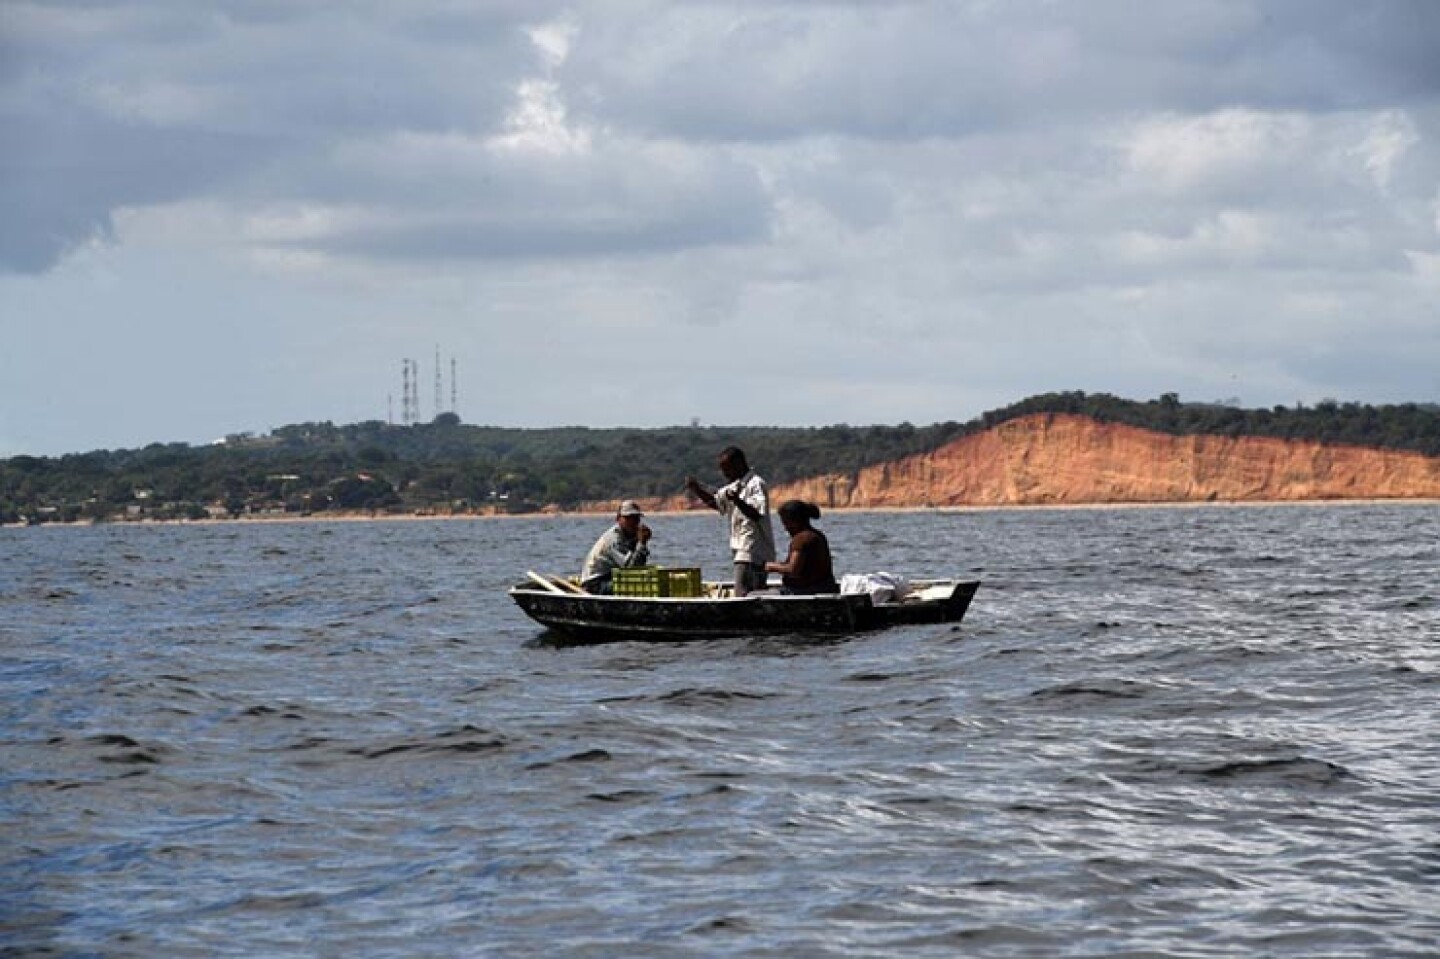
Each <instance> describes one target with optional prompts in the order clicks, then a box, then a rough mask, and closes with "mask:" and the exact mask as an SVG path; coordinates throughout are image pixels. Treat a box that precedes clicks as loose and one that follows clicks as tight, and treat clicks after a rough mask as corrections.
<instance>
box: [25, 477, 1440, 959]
mask: <svg viewBox="0 0 1440 959" xmlns="http://www.w3.org/2000/svg"><path fill="white" fill-rule="evenodd" d="M607 522H608V521H607V520H605V519H603V518H601V519H597V518H594V517H556V518H525V519H505V520H478V521H434V522H428V521H415V522H371V523H364V522H362V523H327V522H306V523H294V524H276V525H263V524H239V525H209V526H103V527H93V528H34V529H0V559H3V563H0V824H3V825H0V828H3V832H0V956H6V957H12V956H55V957H89V956H97V957H99V956H104V957H116V956H136V957H140V956H144V957H157V956H163V957H226V956H246V957H250V956H255V957H261V956H263V957H291V956H294V957H312V956H337V957H339V956H343V957H372V956H373V957H407V959H408V957H421V956H424V957H449V956H455V957H460V956H504V957H528V956H534V957H581V956H584V957H591V956H598V957H605V956H617V957H619V956H623V957H651V956H653V957H682V956H683V957H690V956H744V957H755V956H773V957H827V956H875V957H881V956H936V957H940V956H944V957H950V956H1026V957H1030V956H1094V957H1101V956H1104V957H1118V956H1147V957H1171V956H1173V957H1182V956H1184V957H1205V956H1227V957H1229V956H1246V957H1249V956H1305V957H1312V956H1326V957H1344V956H1367V957H1369V956H1385V957H1405V956H1415V957H1419V956H1427V957H1429V956H1435V955H1437V954H1440V918H1437V917H1440V747H1437V743H1440V739H1437V732H1440V575H1437V574H1440V506H1436V505H1431V504H1397V505H1372V504H1354V505H1326V506H1309V505H1303V506H1302V505H1287V506H1246V507H1220V506H1212V507H1190V508H1154V509H1148V508H1147V509H1110V510H1084V509H1079V510H1053V511H1051V510H1035V511H1027V510H1009V511H1006V510H997V511H956V512H949V511H936V512H916V513H893V514H883V513H846V514H837V515H833V516H830V515H827V516H826V517H825V518H824V519H823V520H822V522H821V525H822V527H823V528H825V529H826V530H827V532H828V533H829V535H830V537H831V539H832V542H833V543H834V544H835V548H836V553H837V567H838V569H839V570H840V571H844V572H857V571H876V570H887V571H892V572H899V573H905V574H909V575H915V576H920V575H945V574H958V575H965V576H967V577H968V576H974V577H978V578H980V579H981V580H983V584H984V585H983V586H982V587H981V589H980V592H979V593H978V594H977V596H976V599H975V602H974V604H973V605H972V607H971V609H970V613H969V615H968V616H967V618H966V620H965V621H964V622H963V623H962V624H960V625H958V626H956V625H944V626H928V627H904V628H899V629H894V630H890V631H887V632H884V633H879V634H870V635H865V636H863V637H857V638H850V639H838V640H837V639H831V640H827V641H820V640H816V639H814V638H807V637H803V636H794V637H778V638H768V639H757V638H746V637H737V638H735V639H730V640H721V641H711V642H701V643H691V644H634V643H620V644H611V645H604V646H594V647H580V648H564V647H557V646H556V645H554V644H552V643H549V642H547V641H546V638H545V636H544V635H543V634H542V633H541V632H540V630H539V629H538V627H535V626H534V625H533V624H531V623H530V622H529V621H528V620H526V619H525V618H524V617H523V616H522V615H521V614H520V612H519V610H518V608H516V607H515V606H514V605H513V603H512V602H511V601H510V600H509V599H508V598H507V597H506V595H505V592H504V590H505V588H506V587H507V586H508V585H510V584H512V583H514V582H516V581H518V580H520V579H521V578H522V577H523V574H524V571H525V570H526V569H544V570H553V571H560V572H574V571H575V570H576V569H577V568H578V565H579V562H580V558H581V557H582V556H583V555H584V552H585V549H586V548H587V547H588V545H589V544H590V542H591V541H592V540H593V539H594V537H595V536H597V535H599V533H600V532H601V531H602V530H603V529H604V527H605V526H606V525H607ZM650 523H651V525H652V527H653V528H654V529H655V534H656V539H655V544H654V545H655V550H656V560H657V561H658V562H661V563H665V564H667V565H701V566H703V567H704V571H705V574H706V575H707V576H708V577H711V578H715V577H718V576H720V575H721V574H722V573H723V572H724V570H725V559H726V555H725V550H724V542H723V533H722V531H721V529H720V526H719V523H718V521H717V520H716V519H715V518H714V517H713V516H709V515H700V514H696V515H691V514H685V515H675V516H655V517H651V518H650Z"/></svg>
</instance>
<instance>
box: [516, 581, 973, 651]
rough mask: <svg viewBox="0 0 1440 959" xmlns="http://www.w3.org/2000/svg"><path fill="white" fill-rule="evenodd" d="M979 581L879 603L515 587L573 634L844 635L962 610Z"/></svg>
mask: <svg viewBox="0 0 1440 959" xmlns="http://www.w3.org/2000/svg"><path fill="white" fill-rule="evenodd" d="M979 585H980V584H979V583H978V582H965V583H946V584H943V585H942V586H941V588H939V589H937V588H936V587H935V586H934V585H931V586H930V587H928V588H927V589H926V590H924V591H923V592H922V594H921V595H922V596H924V597H925V598H919V597H916V598H912V599H910V600H907V601H902V602H893V603H874V602H872V601H871V599H870V597H869V596H868V595H864V594H859V595H854V594H847V595H827V596H783V595H761V596H745V597H740V598H736V597H724V598H709V597H705V598H658V597H655V598H652V597H632V596H591V595H584V594H572V593H559V592H554V591H550V590H546V589H542V588H537V587H536V586H535V585H534V584H533V583H522V584H520V585H517V586H515V587H513V588H512V589H511V590H510V596H511V598H512V599H513V600H514V601H515V603H516V604H517V605H518V606H519V607H520V608H521V609H522V610H523V611H524V612H525V614H526V615H527V616H529V617H530V618H531V619H533V620H535V622H537V623H539V624H541V625H542V626H545V627H547V628H548V629H550V630H552V631H554V632H555V633H557V634H559V635H560V636H562V637H563V638H565V639H566V640H569V641H572V642H587V643H590V642H614V641H623V640H655V641H663V642H675V641H682V640H696V639H718V638H722V637H729V636H766V635H777V634H786V633H801V634H804V633H816V634H825V635H844V634H847V633H858V632H866V631H869V630H874V629H885V628H888V627H891V626H900V625H907V624H925V623H947V622H948V623H953V622H959V621H960V620H961V619H963V618H964V616H965V612H966V610H967V609H968V608H969V606H970V600H971V599H972V598H973V597H974V595H975V590H976V589H977V588H978V587H979Z"/></svg>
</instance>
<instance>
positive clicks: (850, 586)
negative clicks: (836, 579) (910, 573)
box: [840, 572, 910, 603]
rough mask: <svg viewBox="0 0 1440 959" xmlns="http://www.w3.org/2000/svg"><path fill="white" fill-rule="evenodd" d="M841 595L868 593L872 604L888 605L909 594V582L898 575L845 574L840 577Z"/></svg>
mask: <svg viewBox="0 0 1440 959" xmlns="http://www.w3.org/2000/svg"><path fill="white" fill-rule="evenodd" d="M840 592H841V593H869V594H870V602H872V603H889V602H892V601H894V600H899V599H904V598H905V597H906V596H907V595H909V593H910V580H908V579H906V578H905V577H904V576H901V575H900V574H898V573H883V572H882V573H846V574H845V575H844V576H842V577H840Z"/></svg>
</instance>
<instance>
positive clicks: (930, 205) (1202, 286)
mask: <svg viewBox="0 0 1440 959" xmlns="http://www.w3.org/2000/svg"><path fill="white" fill-rule="evenodd" d="M437 353H438V355H439V356H440V362H439V364H438V367H439V372H440V373H441V388H440V390H439V393H440V397H441V403H440V406H441V408H442V409H448V408H449V407H450V405H451V395H452V393H453V395H454V396H455V397H456V404H455V405H456V412H458V413H459V414H460V416H461V418H462V419H463V420H464V421H465V422H468V423H482V424H493V425H504V426H527V427H538V426H554V425H570V424H580V425H590V426H617V425H625V426H642V427H645V426H666V425H674V424H678V423H688V422H690V421H692V420H695V419H698V420H700V421H701V422H704V423H711V424H721V425H724V424H742V425H762V424H774V425H825V424H831V423H842V422H843V423H850V424H856V425H859V424H871V423H892V424H893V423H899V422H902V421H909V422H912V423H916V424H925V423H932V422H936V421H943V420H960V421H964V420H968V419H971V418H972V417H975V416H977V415H979V414H980V413H982V412H984V411H986V410H990V409H995V408H997V407H1001V406H1005V405H1007V404H1009V403H1012V402H1015V401H1017V400H1020V399H1023V398H1024V397H1026V396H1029V395H1032V394H1035V393H1040V392H1049V391H1058V390H1085V391H1087V392H1109V393H1115V394H1118V395H1120V396H1125V397H1129V398H1133V399H1151V398H1154V397H1156V396H1159V395H1160V394H1161V393H1166V392H1175V393H1179V394H1180V396H1181V398H1182V399H1184V400H1207V401H1208V400H1236V401H1239V402H1240V403H1241V404H1243V405H1245V406H1271V405H1275V404H1285V405H1287V406H1289V405H1294V404H1295V403H1297V402H1302V403H1306V404H1311V403H1315V402H1318V401H1320V400H1323V399H1327V398H1334V399H1339V400H1342V401H1349V400H1355V401H1359V402H1366V403H1389V402H1406V401H1417V402H1433V401H1437V400H1440V3H1437V2H1434V0H1370V2H1367V0H1268V2H1267V0H1166V2H1164V3H1141V2H1136V0H1086V2H1048V0H1004V2H999V0H933V2H930V0H915V2H905V0H895V2H880V0H874V2H865V0H850V2H842V0H833V2H826V0H788V2H787V0H729V2H723V3H721V2H704V0H595V2H572V3H551V2H549V0H407V2H405V3H403V4H402V3H392V2H388V0H346V2H339V0H335V2H329V0H134V2H122V0H111V2H105V0H69V2H64V0H39V2H26V0H0V456H7V455H14V454H18V453H29V454H38V455H54V454H60V453H66V452H80V451H86V450H92V449H100V448H106V449H115V448H128V447H138V446H144V445H146V444H149V443H152V442H177V441H178V442H189V443H204V442H208V441H210V440H212V439H214V438H216V437H219V436H222V435H225V434H227V433H235V432H242V431H251V432H256V433H265V432H268V431H269V430H271V429H273V428H275V427H279V426H283V425H286V424H290V423H300V422H307V421H317V420H330V421H332V422H335V423H350V422H357V421H361V420H369V419H380V420H384V419H387V418H389V419H393V420H394V421H396V422H399V421H400V420H401V419H402V418H403V415H404V412H405V410H404V403H403V399H404V397H403V395H402V369H403V365H404V361H405V360H406V359H413V360H415V361H416V369H417V370H418V373H419V388H418V390H417V392H418V395H419V401H420V410H419V412H420V415H421V416H422V417H423V418H424V419H426V420H428V419H429V418H431V417H432V416H434V415H435V413H436V412H437V410H436V405H435V399H436V392H437V391H436V388H435V379H436V371H437V363H436V355H437ZM452 361H453V368H454V370H455V373H456V376H455V377H454V379H453V380H452V377H451V368H452Z"/></svg>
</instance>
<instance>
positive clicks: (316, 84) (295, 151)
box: [0, 2, 543, 272]
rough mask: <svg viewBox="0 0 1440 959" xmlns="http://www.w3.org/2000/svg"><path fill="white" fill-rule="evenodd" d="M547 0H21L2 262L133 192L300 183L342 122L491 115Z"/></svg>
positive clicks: (452, 124)
mask: <svg viewBox="0 0 1440 959" xmlns="http://www.w3.org/2000/svg"><path fill="white" fill-rule="evenodd" d="M405 9H406V10H408V9H409V8H408V6H407V8H405ZM537 11H540V12H543V6H542V5H539V4H519V3H515V4H492V5H487V6H486V7H485V8H484V9H483V10H481V11H480V12H478V13H469V12H466V11H464V10H456V9H454V8H451V7H449V6H445V5H442V6H441V7H440V8H437V9H435V10H419V11H418V12H415V13H414V14H413V15H411V14H407V13H406V12H404V11H403V10H402V8H399V7H391V6H390V5H387V4H379V5H374V6H373V7H372V6H367V5H364V4H339V5H330V4H319V5H305V6H301V5H296V4H291V3H248V2H247V3H222V4H195V5H190V4H179V5H177V4H171V3H153V4H149V3H134V4H124V5H111V4H88V5H87V4H53V3H34V4H24V3H19V4H13V5H12V6H11V7H10V8H9V9H8V10H7V13H6V15H5V18H4V19H3V20H0V52H3V53H4V57H3V61H0V62H3V66H0V79H3V82H4V87H3V88H0V143H3V145H4V150H3V156H0V202H3V203H4V209H5V210H6V211H7V215H6V216H5V217H4V218H3V221H0V270H8V271H11V272H40V271H43V270H45V269H48V268H49V267H51V266H52V265H54V263H55V262H56V261H57V260H58V258H59V257H60V256H62V255H63V254H64V253H65V251H66V250H68V249H71V248H73V247H75V246H77V245H79V244H81V243H84V242H85V241H87V240H89V239H92V238H95V237H97V236H105V235H107V234H108V232H109V229H110V224H111V220H112V215H113V214H114V212H115V211H116V210H117V209H120V208H122V207H126V206H131V205H146V204H156V203H165V202H170V201H177V200H186V199H191V198H203V197H210V196H224V195H225V194H227V193H230V194H231V195H234V196H236V197H244V196H249V197H250V199H251V201H253V200H255V199H256V198H257V197H256V195H255V191H257V190H259V191H261V193H262V194H266V193H268V191H274V194H275V195H276V196H280V197H284V196H287V195H290V194H291V193H293V191H292V190H291V189H290V188H289V187H288V185H287V184H286V182H285V178H286V176H287V174H286V173H285V172H284V171H285V170H286V168H287V167H288V166H289V165H290V164H292V163H293V164H295V168H297V169H304V166H305V164H304V159H305V158H307V157H314V156H315V155H316V154H317V153H323V152H325V151H328V150H331V149H333V147H334V145H335V144H337V143H343V142H344V141H345V140H346V139H347V138H352V137H359V136H365V135H383V134H388V133H389V132H391V131H394V130H449V129H468V130H479V131H490V130H493V129H495V128H496V126H497V125H498V124H499V123H500V121H501V120H502V119H503V116H504V111H505V110H506V108H507V107H508V105H509V104H510V102H511V99H512V95H513V92H512V84H513V80H514V78H515V76H517V75H518V74H520V73H522V72H523V71H524V70H526V69H529V68H532V67H533V65H534V61H535V53H534V50H533V48H532V46H531V44H530V43H529V41H528V40H527V39H526V37H525V36H524V35H523V33H522V32H521V31H520V27H521V26H522V25H523V23H525V22H526V18H528V17H530V16H533V15H535V13H536V12H537ZM263 198H264V197H263V195H262V196H261V197H260V199H263Z"/></svg>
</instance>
